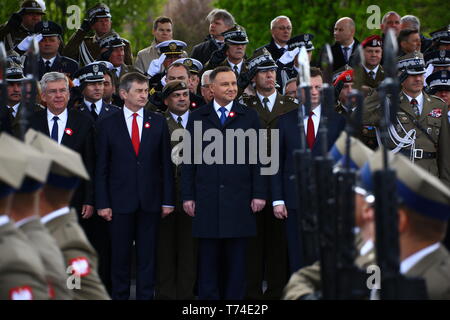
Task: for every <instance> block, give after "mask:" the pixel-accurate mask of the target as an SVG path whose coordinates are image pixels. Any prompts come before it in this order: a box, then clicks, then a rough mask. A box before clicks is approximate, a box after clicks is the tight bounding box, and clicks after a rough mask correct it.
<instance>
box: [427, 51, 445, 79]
mask: <svg viewBox="0 0 450 320" xmlns="http://www.w3.org/2000/svg"><path fill="white" fill-rule="evenodd" d="M423 58H424V60H425V63H426V65H427V72H426V73H425V80H427V78H428V76H429V75H430V74H432V73H433V72H436V71H440V70H449V71H450V50H435V51H429V52H427V53H426V54H425V55H424V57H423Z"/></svg>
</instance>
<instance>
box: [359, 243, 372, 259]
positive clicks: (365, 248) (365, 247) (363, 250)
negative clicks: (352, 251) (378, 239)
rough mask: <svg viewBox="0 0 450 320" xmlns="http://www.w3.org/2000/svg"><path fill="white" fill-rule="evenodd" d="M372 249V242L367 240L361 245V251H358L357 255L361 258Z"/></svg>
mask: <svg viewBox="0 0 450 320" xmlns="http://www.w3.org/2000/svg"><path fill="white" fill-rule="evenodd" d="M372 249H373V241H372V240H370V239H369V240H367V241H366V242H365V243H364V244H363V246H362V247H361V249H359V254H360V255H361V256H364V255H366V254H367V253H368V252H369V251H370V250H372Z"/></svg>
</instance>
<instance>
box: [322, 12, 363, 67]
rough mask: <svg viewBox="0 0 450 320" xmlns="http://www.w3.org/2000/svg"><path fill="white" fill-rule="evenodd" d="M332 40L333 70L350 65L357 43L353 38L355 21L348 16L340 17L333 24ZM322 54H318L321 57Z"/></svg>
mask: <svg viewBox="0 0 450 320" xmlns="http://www.w3.org/2000/svg"><path fill="white" fill-rule="evenodd" d="M334 40H335V41H336V42H335V43H334V45H333V46H332V47H331V52H332V54H333V61H334V63H333V71H336V70H338V69H340V68H342V67H343V66H345V65H352V62H353V59H354V58H353V56H352V55H353V53H354V52H355V51H356V49H357V48H358V45H359V41H358V40H357V39H355V22H354V21H353V20H352V19H351V18H348V17H344V18H340V19H339V20H338V21H336V23H335V25H334ZM321 56H322V55H319V57H321Z"/></svg>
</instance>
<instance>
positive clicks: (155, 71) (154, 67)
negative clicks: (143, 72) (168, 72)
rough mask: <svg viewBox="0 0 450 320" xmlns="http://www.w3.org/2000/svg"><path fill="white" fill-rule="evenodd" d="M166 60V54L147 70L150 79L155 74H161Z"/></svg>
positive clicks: (153, 61) (152, 63)
mask: <svg viewBox="0 0 450 320" xmlns="http://www.w3.org/2000/svg"><path fill="white" fill-rule="evenodd" d="M164 60H166V55H165V54H164V53H163V54H162V55H161V56H160V57H159V58H158V59H154V60H152V62H151V63H150V66H149V67H148V70H147V73H148V75H149V76H150V77H153V76H154V75H155V74H158V73H161V71H162V70H161V67H162V65H163V62H164Z"/></svg>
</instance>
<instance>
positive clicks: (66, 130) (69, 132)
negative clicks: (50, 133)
mask: <svg viewBox="0 0 450 320" xmlns="http://www.w3.org/2000/svg"><path fill="white" fill-rule="evenodd" d="M64 132H65V133H66V134H67V135H68V136H71V135H73V130H72V129H70V128H66V129H65V130H64Z"/></svg>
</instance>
